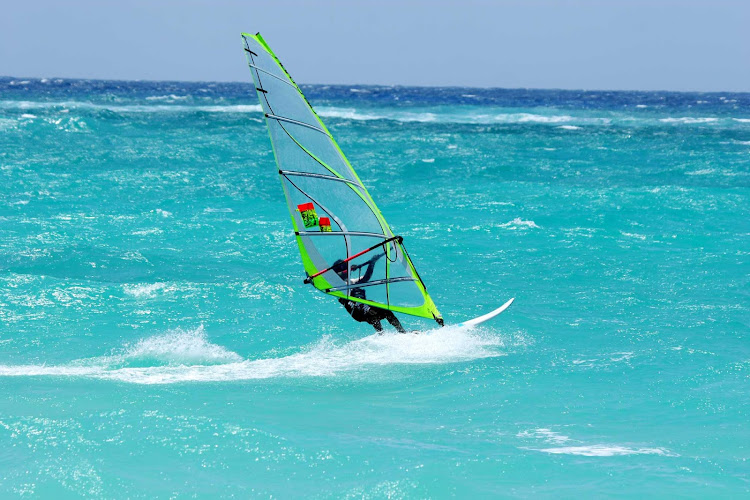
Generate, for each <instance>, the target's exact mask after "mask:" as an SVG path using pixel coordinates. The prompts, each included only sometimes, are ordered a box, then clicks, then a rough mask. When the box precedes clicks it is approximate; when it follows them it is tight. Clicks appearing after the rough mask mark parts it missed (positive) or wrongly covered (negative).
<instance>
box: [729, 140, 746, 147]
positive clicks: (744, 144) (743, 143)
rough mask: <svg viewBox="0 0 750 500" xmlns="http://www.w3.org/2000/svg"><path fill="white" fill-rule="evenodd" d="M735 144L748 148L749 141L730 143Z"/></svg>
mask: <svg viewBox="0 0 750 500" xmlns="http://www.w3.org/2000/svg"><path fill="white" fill-rule="evenodd" d="M732 142H734V143H735V144H742V145H743V146H750V141H732Z"/></svg>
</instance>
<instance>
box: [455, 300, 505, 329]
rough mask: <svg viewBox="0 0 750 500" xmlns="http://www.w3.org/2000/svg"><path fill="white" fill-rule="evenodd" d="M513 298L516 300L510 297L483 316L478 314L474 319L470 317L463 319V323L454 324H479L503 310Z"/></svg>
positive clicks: (469, 325)
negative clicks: (466, 319)
mask: <svg viewBox="0 0 750 500" xmlns="http://www.w3.org/2000/svg"><path fill="white" fill-rule="evenodd" d="M514 300H516V299H515V297H514V298H512V299H510V300H509V301H508V302H506V303H505V304H503V305H501V306H500V307H498V308H497V309H495V310H494V311H492V312H489V313H487V314H485V315H483V316H479V317H478V318H474V319H470V320H468V321H464V322H463V323H459V324H458V325H456V326H468V327H474V326H478V325H481V324H482V323H484V322H485V321H489V320H491V319H492V318H494V317H495V316H497V315H498V314H500V313H501V312H503V311H505V310H506V309H507V308H509V307H510V305H511V304H512V303H513V301H514Z"/></svg>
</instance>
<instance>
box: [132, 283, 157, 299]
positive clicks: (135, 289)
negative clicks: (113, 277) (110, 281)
mask: <svg viewBox="0 0 750 500" xmlns="http://www.w3.org/2000/svg"><path fill="white" fill-rule="evenodd" d="M164 287H166V285H165V284H164V283H147V284H136V285H124V286H123V290H124V291H125V293H126V294H128V295H131V296H133V297H135V298H137V299H142V298H148V297H153V296H154V292H156V291H157V290H162V289H164Z"/></svg>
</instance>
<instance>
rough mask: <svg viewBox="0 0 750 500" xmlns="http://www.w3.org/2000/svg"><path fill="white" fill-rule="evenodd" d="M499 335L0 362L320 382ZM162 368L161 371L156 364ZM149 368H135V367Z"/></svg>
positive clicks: (463, 353) (149, 349)
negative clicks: (253, 351) (286, 350)
mask: <svg viewBox="0 0 750 500" xmlns="http://www.w3.org/2000/svg"><path fill="white" fill-rule="evenodd" d="M503 346H504V342H503V340H502V339H500V338H499V337H497V336H493V335H488V334H482V333H481V332H479V331H475V330H470V329H466V328H458V327H446V328H442V329H440V330H433V331H429V332H424V333H421V334H419V335H409V334H407V335H401V334H395V333H394V334H385V335H372V336H370V337H365V338H363V339H361V340H357V341H353V342H348V343H344V344H342V345H339V344H337V343H336V342H334V341H333V340H332V339H331V338H330V337H325V338H323V339H321V340H320V341H318V342H316V343H315V344H313V345H312V346H310V347H308V348H307V349H305V350H304V351H302V352H299V353H297V354H292V355H290V356H285V357H281V358H264V359H256V360H242V358H241V357H240V356H239V355H238V354H237V353H234V352H232V351H229V350H227V349H225V348H224V347H222V346H218V345H215V344H211V343H210V342H208V340H207V339H206V336H205V333H204V332H203V329H202V328H199V329H197V330H194V331H191V332H183V331H177V332H171V333H169V334H166V335H161V336H156V337H152V338H148V339H144V340H142V341H140V342H138V343H137V344H135V345H134V346H132V347H128V348H126V349H125V351H124V352H123V353H122V354H119V355H114V356H105V357H101V358H93V359H90V360H80V361H77V362H73V363H70V364H68V365H60V366H46V365H0V376H6V377H10V376H13V377H18V376H71V377H88V378H96V379H104V380H115V381H120V382H128V383H134V384H170V383H180V382H219V381H236V380H253V379H266V378H279V377H321V376H329V377H330V376H336V375H339V374H345V373H351V372H356V371H358V370H361V369H363V368H366V367H368V366H378V365H395V364H438V363H455V362H462V361H470V360H474V359H481V358H487V357H495V356H502V355H504V353H503V352H502V351H501V347H503ZM156 363H158V366H153V365H154V364H156ZM138 364H140V365H144V364H147V365H150V366H134V365H138Z"/></svg>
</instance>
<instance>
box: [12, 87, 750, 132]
mask: <svg viewBox="0 0 750 500" xmlns="http://www.w3.org/2000/svg"><path fill="white" fill-rule="evenodd" d="M186 101H190V102H194V101H192V98H191V96H178V95H164V96H150V97H146V98H145V100H144V101H135V102H132V103H94V102H87V101H17V100H0V110H10V111H17V112H20V113H22V114H23V115H25V116H31V115H32V113H29V111H33V110H48V111H51V112H57V113H68V112H70V111H71V110H72V111H75V110H84V111H85V110H92V111H109V112H115V113H124V114H129V113H198V112H202V113H228V114H232V113H234V114H247V113H252V114H259V113H261V107H260V105H259V104H190V103H189V102H186ZM317 110H318V114H319V115H320V116H322V117H325V118H334V119H340V120H350V121H376V120H391V121H396V122H401V123H412V122H414V123H456V124H468V125H504V124H508V125H512V124H528V125H556V126H557V127H558V128H559V129H560V130H578V129H580V128H581V127H582V126H610V125H616V124H619V125H625V126H638V125H656V126H667V125H670V126H679V125H700V124H712V125H717V124H721V125H723V126H735V127H743V126H746V124H747V123H748V122H750V119H745V118H718V117H710V116H703V117H700V116H697V117H696V116H680V117H672V116H667V117H664V116H658V115H648V116H637V115H628V114H624V113H606V114H605V115H603V116H574V115H570V114H566V113H565V112H564V111H563V110H555V109H543V110H536V109H532V110H528V111H521V110H509V109H507V108H500V107H494V108H487V107H477V106H465V107H459V108H453V109H450V110H449V109H445V108H416V107H415V108H396V109H393V108H391V109H382V108H352V107H336V106H320V107H318V108H317Z"/></svg>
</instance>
